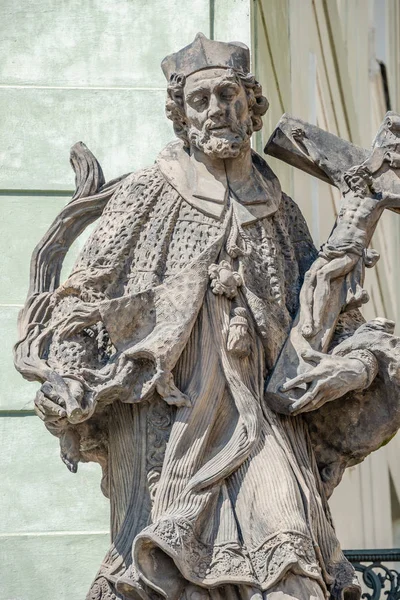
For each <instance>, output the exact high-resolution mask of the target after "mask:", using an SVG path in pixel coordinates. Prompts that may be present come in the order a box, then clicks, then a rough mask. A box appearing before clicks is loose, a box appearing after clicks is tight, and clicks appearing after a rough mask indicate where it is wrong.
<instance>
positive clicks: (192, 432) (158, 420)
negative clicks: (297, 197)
mask: <svg viewBox="0 0 400 600" xmlns="http://www.w3.org/2000/svg"><path fill="white" fill-rule="evenodd" d="M162 69H163V72H164V74H165V76H166V78H167V81H168V91H167V103H166V112H167V117H168V118H169V119H171V120H172V122H173V126H174V131H175V133H176V135H177V138H178V139H177V140H176V141H174V142H172V143H170V144H168V145H167V146H166V147H165V148H164V150H163V151H162V152H161V153H160V155H159V156H158V158H157V160H156V162H155V164H154V165H153V166H151V167H148V168H145V169H143V170H142V171H139V172H137V173H134V174H130V175H128V176H125V177H124V178H121V180H119V181H117V182H114V183H112V184H111V185H108V187H107V185H105V186H104V185H101V183H102V182H101V181H100V183H99V185H97V188H96V189H95V190H94V191H93V190H91V191H90V193H89V192H88V191H87V190H86V192H84V193H83V192H82V193H81V198H80V199H79V198H78V200H75V201H74V200H73V202H75V204H77V203H78V204H79V203H80V204H79V206H80V207H81V208H80V209H79V210H81V211H83V210H86V208H82V207H84V206H85V207H87V206H88V205H89V204H88V203H89V200H90V195H92V196H93V198H97V199H98V198H102V200H101V201H102V202H103V204H102V207H101V211H100V212H102V214H101V218H100V220H99V222H98V225H97V227H96V229H95V231H94V233H93V234H92V235H91V237H90V238H89V240H88V242H87V243H86V245H85V247H84V249H83V251H82V253H81V254H80V256H79V258H78V260H77V262H76V264H75V267H74V269H73V272H72V274H71V275H70V277H69V278H68V279H67V281H66V282H64V283H63V284H62V285H59V282H58V281H57V276H55V279H53V284H52V286H47V288H46V286H45V287H42V288H41V289H40V290H39V291H37V290H36V292H35V293H33V294H31V296H30V298H29V299H28V302H27V305H26V307H25V309H24V310H23V311H22V313H21V317H20V327H21V341H20V342H19V343H18V344H17V347H16V364H17V368H18V369H19V370H20V371H21V372H22V374H23V375H24V376H26V377H29V378H31V379H37V380H39V381H40V382H41V383H42V387H41V390H40V391H39V392H38V394H37V397H36V401H35V403H36V411H37V413H38V414H39V416H40V417H41V418H42V419H43V420H44V422H45V424H46V426H47V428H48V429H49V430H50V431H51V432H52V433H53V434H55V435H57V436H58V437H59V438H60V443H61V451H62V458H63V460H64V462H65V463H66V464H67V466H68V467H69V468H70V470H72V471H76V468H77V464H78V462H79V461H87V460H96V461H98V462H100V463H101V465H102V467H103V481H102V489H103V492H104V493H105V494H106V495H107V496H108V497H109V498H110V503H111V532H112V546H111V548H110V550H109V552H108V553H107V556H106V557H105V559H104V561H103V564H102V565H101V568H100V570H99V573H98V575H97V577H96V579H95V581H94V583H93V584H92V587H91V590H90V591H89V594H88V596H87V598H88V599H89V600H100V599H101V600H106V599H107V600H116V599H126V600H127V599H135V600H140V599H141V600H158V599H161V598H167V599H168V600H180V599H182V600H202V599H203V598H204V599H208V598H211V599H212V600H220V599H221V600H222V599H229V600H239V599H243V600H250V599H253V600H262V599H263V598H264V599H268V600H278V599H281V598H283V599H285V598H287V599H289V598H290V599H292V598H294V599H297V600H308V599H309V598H313V599H314V598H315V599H318V600H320V599H321V600H322V599H323V598H327V597H332V598H337V599H341V598H345V599H346V600H353V599H357V598H359V595H360V588H359V585H358V582H357V579H356V577H355V574H354V571H353V567H352V565H351V564H350V563H349V562H348V561H347V560H346V559H345V557H344V555H343V553H342V551H341V549H340V546H339V542H338V540H337V538H336V535H335V531H334V527H333V524H332V520H331V516H330V513H329V508H328V504H327V498H328V496H329V495H330V493H331V492H332V490H333V488H334V487H335V485H336V484H337V483H338V482H339V481H340V478H341V476H342V474H343V471H344V469H345V468H346V467H347V466H349V465H351V464H355V463H357V462H359V461H361V460H362V459H363V458H364V457H365V456H366V455H367V454H368V453H369V452H371V451H372V450H374V449H376V448H377V447H379V446H380V445H381V444H382V443H383V442H384V441H386V440H387V439H389V438H390V437H391V436H392V435H394V433H395V431H397V429H398V427H399V425H400V422H399V419H400V418H399V416H395V415H396V410H395V409H396V406H397V402H398V401H397V397H398V391H397V389H398V385H399V383H400V379H399V378H400V370H399V347H400V346H399V340H398V339H397V338H396V337H394V336H393V335H392V333H393V326H392V323H390V322H387V321H385V320H380V321H377V322H376V323H375V324H372V325H368V324H364V323H363V320H362V317H361V315H360V313H359V312H358V311H357V310H356V309H353V310H349V311H347V312H344V313H343V314H340V315H337V317H338V320H337V324H336V330H335V334H334V336H333V339H332V342H331V344H330V348H329V351H328V352H327V353H318V352H314V353H312V352H311V353H310V352H309V353H308V355H307V356H305V360H306V361H308V363H310V364H311V370H310V371H309V378H308V380H307V381H308V384H309V386H311V387H309V394H308V401H307V402H306V403H303V406H302V408H301V410H297V411H296V414H295V415H291V414H279V413H278V412H276V411H275V410H274V409H273V407H272V406H271V405H270V404H269V402H268V395H265V387H266V383H267V382H268V378H269V377H270V375H271V373H272V371H273V368H274V365H275V363H276V361H277V359H278V357H279V354H280V352H281V349H282V347H283V346H284V343H285V341H286V340H287V338H288V335H289V332H290V329H291V325H292V322H293V319H294V317H295V315H296V313H297V311H298V308H299V294H300V288H301V286H302V283H303V279H304V275H305V273H306V271H307V270H308V269H309V268H310V266H311V264H312V263H313V261H314V260H315V258H316V256H317V251H316V250H315V248H314V246H313V243H312V240H311V238H310V234H309V231H308V229H307V225H306V223H305V221H304V218H303V217H302V215H301V213H300V211H299V209H298V207H297V205H296V204H295V203H294V202H293V201H292V200H291V199H290V198H289V197H287V196H286V195H285V194H284V193H283V192H282V191H281V188H280V184H279V181H278V179H277V177H276V176H275V175H274V173H273V172H272V171H271V169H270V168H269V167H268V165H267V164H266V162H265V161H264V160H263V159H262V158H261V157H260V156H259V155H258V154H256V153H255V152H254V151H252V149H251V144H250V141H251V136H252V133H253V132H254V131H258V130H260V129H261V126H262V121H261V118H262V116H263V115H264V114H265V112H266V110H267V108H268V101H267V99H266V98H265V97H264V96H263V95H262V90H261V86H260V84H259V83H258V82H257V81H256V80H255V78H254V76H253V75H252V74H251V73H250V72H249V69H250V57H249V50H248V48H247V47H246V46H244V45H243V44H240V43H236V42H235V43H222V42H217V41H211V40H208V39H207V38H206V37H205V36H204V35H202V34H198V35H197V36H196V38H195V40H194V42H193V43H192V44H190V45H189V46H187V47H185V48H183V49H182V50H180V51H179V52H177V53H175V54H172V55H170V56H168V57H166V58H165V59H164V61H163V62H162ZM92 166H93V165H92ZM110 190H111V191H110ZM82 194H83V196H82ZM82 197H83V198H85V200H84V201H83V200H82ZM104 198H106V202H105V201H104ZM73 202H72V203H71V208H70V210H72V208H73ZM84 202H86V204H85V205H84V204H83V203H84ZM65 214H66V213H65ZM82 214H83V213H79V214H78V215H77V216H75V217H74V218H75V221H74V222H80V221H79V219H80V218H82V217H80V216H79V215H82ZM61 221H62V222H63V223H65V222H66V220H65V219H64V220H63V218H61ZM61 221H60V220H59V221H58V223H60V222H61ZM57 226H58V225H57ZM68 226H69V225H68ZM41 256H42V254H40V253H39V252H37V253H36V256H35V258H34V260H35V261H36V263H35V264H37V263H38V261H40V260H41V258H40V257H41ZM47 262H48V264H50V262H51V261H49V260H48V261H47ZM53 266H54V265H53ZM52 268H53V267H52ZM54 281H55V282H56V283H54ZM38 323H39V325H38ZM366 339H367V340H368V342H366V341H365V340H366ZM284 383H285V382H284V381H282V384H284ZM286 388H287V389H289V388H290V382H289V385H288V384H286ZM314 400H315V401H314ZM328 401H329V403H328ZM383 404H384V408H383V409H382V406H383ZM310 409H312V410H310ZM383 410H384V411H386V413H385V414H386V415H390V416H387V418H386V420H385V421H384V422H383V421H382V418H378V417H379V415H380V414H381V413H379V411H383ZM374 411H375V412H374ZM397 412H399V411H397ZM378 413H379V414H378ZM354 415H356V418H355V416H354ZM376 415H378V416H376ZM372 427H373V428H372Z"/></svg>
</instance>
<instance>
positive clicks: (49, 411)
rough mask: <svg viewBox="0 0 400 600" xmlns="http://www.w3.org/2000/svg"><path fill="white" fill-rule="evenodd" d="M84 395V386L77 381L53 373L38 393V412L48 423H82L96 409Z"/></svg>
mask: <svg viewBox="0 0 400 600" xmlns="http://www.w3.org/2000/svg"><path fill="white" fill-rule="evenodd" d="M84 393H85V390H84V388H83V385H82V383H80V381H78V380H77V379H73V378H70V377H65V376H64V377H61V376H60V375H59V374H58V373H55V372H52V373H50V375H49V379H48V381H46V382H45V383H44V384H43V385H42V387H41V388H40V390H39V392H38V393H37V396H36V399H35V408H36V412H37V414H38V416H39V417H40V418H41V419H42V420H44V421H46V422H55V421H58V420H60V419H63V418H66V419H67V420H68V422H69V423H72V424H76V423H80V422H82V421H84V420H86V419H87V418H89V417H90V415H91V414H92V412H93V408H94V407H93V405H92V403H90V402H88V401H87V398H85V397H84Z"/></svg>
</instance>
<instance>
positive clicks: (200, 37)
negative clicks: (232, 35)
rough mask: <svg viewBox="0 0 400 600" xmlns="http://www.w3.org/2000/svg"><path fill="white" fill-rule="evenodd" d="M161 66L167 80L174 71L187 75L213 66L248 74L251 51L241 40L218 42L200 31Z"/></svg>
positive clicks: (167, 57)
mask: <svg viewBox="0 0 400 600" xmlns="http://www.w3.org/2000/svg"><path fill="white" fill-rule="evenodd" d="M161 68H162V70H163V73H164V75H165V77H166V79H167V81H169V80H170V77H171V75H172V74H173V73H177V74H182V75H185V76H186V77H187V76H188V75H191V74H192V73H196V71H201V70H203V69H212V68H223V69H235V70H236V71H240V72H241V73H244V74H245V75H247V73H248V72H249V70H250V52H249V49H248V47H247V46H246V45H245V44H242V43H241V42H228V43H225V42H216V41H214V40H209V39H208V38H206V36H205V35H204V34H203V33H198V34H197V35H196V37H195V38H194V41H193V42H192V43H191V44H189V45H188V46H185V47H184V48H182V50H179V51H178V52H175V53H174V54H169V55H168V56H166V57H165V58H164V60H163V61H162V63H161Z"/></svg>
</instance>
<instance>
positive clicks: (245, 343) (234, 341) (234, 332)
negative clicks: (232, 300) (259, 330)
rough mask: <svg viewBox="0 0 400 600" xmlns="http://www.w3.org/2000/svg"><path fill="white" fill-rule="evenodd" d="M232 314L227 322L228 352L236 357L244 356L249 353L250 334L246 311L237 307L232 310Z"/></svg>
mask: <svg viewBox="0 0 400 600" xmlns="http://www.w3.org/2000/svg"><path fill="white" fill-rule="evenodd" d="M233 314H234V316H233V317H232V319H231V320H230V323H229V333H228V342H227V348H228V352H232V354H233V355H235V356H237V357H238V358H244V357H246V356H248V355H249V354H250V342H251V338H250V334H249V323H248V320H247V311H246V309H245V308H242V307H238V308H235V310H234V311H233Z"/></svg>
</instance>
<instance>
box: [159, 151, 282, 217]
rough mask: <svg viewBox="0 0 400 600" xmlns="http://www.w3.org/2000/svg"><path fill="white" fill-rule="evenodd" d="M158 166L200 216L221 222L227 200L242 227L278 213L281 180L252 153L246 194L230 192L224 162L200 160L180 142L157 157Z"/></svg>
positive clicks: (199, 156)
mask: <svg viewBox="0 0 400 600" xmlns="http://www.w3.org/2000/svg"><path fill="white" fill-rule="evenodd" d="M157 164H158V166H159V168H160V170H161V172H162V174H163V175H164V177H165V179H166V180H167V181H168V182H169V183H170V184H171V185H172V187H174V188H175V189H176V191H177V192H178V193H179V194H180V195H181V196H182V197H183V198H184V199H185V200H186V202H188V203H189V204H191V205H192V206H194V207H195V208H197V209H198V210H199V211H200V212H202V213H204V214H206V215H208V216H209V217H213V218H214V219H218V220H220V219H221V218H222V216H223V213H224V210H225V208H226V206H227V202H228V196H230V201H231V203H232V204H233V205H234V209H235V212H236V215H237V217H238V219H239V221H240V223H241V224H242V225H246V224H248V223H253V222H255V221H258V220H259V219H263V218H265V217H268V216H270V215H272V214H273V213H275V212H276V211H277V209H278V206H279V203H280V200H281V186H280V183H279V180H278V178H277V177H276V175H275V174H274V173H273V171H272V170H271V169H270V168H269V166H268V165H267V163H266V162H265V161H264V160H263V159H262V158H261V156H259V155H258V154H256V153H255V152H253V151H252V173H251V178H249V181H248V182H246V185H245V186H244V187H243V192H237V191H236V192H235V193H234V194H233V193H232V192H231V191H230V189H229V185H228V180H227V176H226V171H225V166H224V161H223V160H220V161H217V162H216V163H215V164H214V163H211V162H210V161H207V160H206V157H205V159H204V161H202V160H201V153H199V154H198V155H197V156H196V157H194V156H193V155H191V154H190V152H189V151H188V150H187V149H186V148H185V147H184V145H183V143H182V142H181V141H180V140H176V141H174V142H171V143H170V144H168V145H167V146H166V147H165V148H164V149H163V150H162V151H161V152H160V154H159V155H158V158H157Z"/></svg>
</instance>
